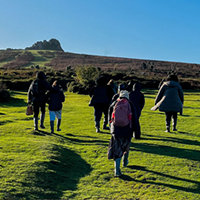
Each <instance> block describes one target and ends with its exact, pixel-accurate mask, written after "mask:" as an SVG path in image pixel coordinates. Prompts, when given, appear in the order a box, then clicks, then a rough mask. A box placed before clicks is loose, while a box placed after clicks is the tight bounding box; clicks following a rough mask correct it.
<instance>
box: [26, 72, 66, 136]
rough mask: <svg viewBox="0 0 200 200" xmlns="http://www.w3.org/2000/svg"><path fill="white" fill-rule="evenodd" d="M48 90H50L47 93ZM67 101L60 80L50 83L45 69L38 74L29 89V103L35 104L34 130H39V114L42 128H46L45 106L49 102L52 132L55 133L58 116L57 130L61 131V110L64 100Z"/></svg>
mask: <svg viewBox="0 0 200 200" xmlns="http://www.w3.org/2000/svg"><path fill="white" fill-rule="evenodd" d="M46 91H48V92H47V93H46ZM64 101H65V96H64V94H63V90H62V88H61V86H60V85H59V83H58V81H54V83H53V84H52V85H50V84H49V83H48V82H47V81H46V75H45V73H44V72H43V71H40V72H38V73H37V74H36V80H34V81H33V82H32V83H31V85H30V87H29V90H28V104H29V105H32V106H33V121H34V130H38V120H39V118H38V116H39V111H41V114H40V128H42V129H44V128H45V126H44V119H45V107H46V103H48V104H49V115H50V127H51V133H54V121H55V118H57V131H61V129H60V125H61V112H62V102H64Z"/></svg>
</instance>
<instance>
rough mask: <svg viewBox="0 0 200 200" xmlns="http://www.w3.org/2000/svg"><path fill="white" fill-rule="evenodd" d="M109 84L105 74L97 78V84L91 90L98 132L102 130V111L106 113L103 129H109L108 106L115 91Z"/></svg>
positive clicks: (91, 102)
mask: <svg viewBox="0 0 200 200" xmlns="http://www.w3.org/2000/svg"><path fill="white" fill-rule="evenodd" d="M107 84H108V79H107V78H106V77H105V76H100V77H98V78H97V79H96V85H95V86H94V87H93V88H92V89H91V90H90V91H89V96H90V97H91V100H90V103H89V106H93V107H94V117H95V127H96V132H97V133H98V132H100V121H101V117H102V113H104V122H103V129H104V130H109V127H107V124H108V108H109V105H110V102H111V99H112V97H113V95H114V91H113V89H112V88H111V86H110V85H107Z"/></svg>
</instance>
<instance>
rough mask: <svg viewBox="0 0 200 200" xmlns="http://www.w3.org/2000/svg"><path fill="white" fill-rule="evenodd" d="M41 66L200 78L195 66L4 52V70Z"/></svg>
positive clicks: (198, 67)
mask: <svg viewBox="0 0 200 200" xmlns="http://www.w3.org/2000/svg"><path fill="white" fill-rule="evenodd" d="M37 65H38V66H40V67H47V68H48V67H51V68H53V69H56V70H65V69H66V68H67V67H71V68H72V69H74V68H75V67H77V66H88V65H93V66H95V67H99V68H101V69H102V70H129V71H132V72H134V73H135V74H139V75H141V74H145V75H146V76H155V75H156V76H165V75H166V74H167V72H168V71H170V70H171V71H176V72H177V73H178V74H179V76H180V77H182V78H184V77H188V78H199V76H200V64H195V63H179V62H166V61H156V60H142V59H130V58H119V57H106V56H92V55H86V54H75V53H69V52H61V51H50V50H48V51H45V50H26V51H25V50H0V68H5V69H6V68H13V69H18V68H20V67H25V68H30V67H32V68H34V67H35V66H37Z"/></svg>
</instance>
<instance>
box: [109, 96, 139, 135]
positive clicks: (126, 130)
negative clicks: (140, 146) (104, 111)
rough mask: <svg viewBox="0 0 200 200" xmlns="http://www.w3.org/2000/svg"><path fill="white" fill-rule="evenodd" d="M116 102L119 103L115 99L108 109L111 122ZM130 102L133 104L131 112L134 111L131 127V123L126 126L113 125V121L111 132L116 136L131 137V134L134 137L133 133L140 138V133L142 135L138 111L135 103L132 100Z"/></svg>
mask: <svg viewBox="0 0 200 200" xmlns="http://www.w3.org/2000/svg"><path fill="white" fill-rule="evenodd" d="M116 103H117V100H116V101H114V102H113V103H112V104H111V105H110V107H109V110H108V120H109V122H110V121H111V119H112V113H113V110H114V106H115V104H116ZM129 103H130V105H131V112H132V119H131V123H132V127H130V125H127V126H125V127H117V126H115V125H113V123H110V133H111V134H114V135H115V137H130V136H131V137H133V134H134V137H135V138H140V135H141V133H140V124H139V121H138V117H137V112H136V109H135V106H134V104H133V103H132V102H130V101H129Z"/></svg>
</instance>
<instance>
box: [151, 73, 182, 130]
mask: <svg viewBox="0 0 200 200" xmlns="http://www.w3.org/2000/svg"><path fill="white" fill-rule="evenodd" d="M183 102H184V95H183V90H182V87H181V86H180V84H179V82H178V77H177V75H176V74H170V75H169V76H168V77H167V80H166V81H165V82H164V83H163V84H162V86H161V88H160V89H159V91H158V94H157V97H156V99H155V106H154V107H153V108H152V110H156V109H158V108H159V111H162V112H165V115H166V132H170V124H171V118H172V120H173V123H172V124H173V131H177V129H176V125H177V113H180V114H181V115H182V111H183Z"/></svg>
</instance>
